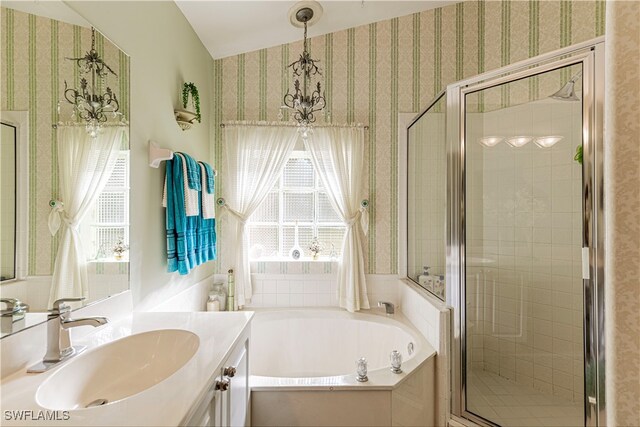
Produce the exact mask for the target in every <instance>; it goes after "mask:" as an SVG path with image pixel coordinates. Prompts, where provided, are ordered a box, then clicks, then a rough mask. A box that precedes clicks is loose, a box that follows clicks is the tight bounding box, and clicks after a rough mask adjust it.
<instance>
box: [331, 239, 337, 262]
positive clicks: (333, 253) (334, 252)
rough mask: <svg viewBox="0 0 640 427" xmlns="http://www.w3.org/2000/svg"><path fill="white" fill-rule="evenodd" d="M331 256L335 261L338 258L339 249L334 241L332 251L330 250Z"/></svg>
mask: <svg viewBox="0 0 640 427" xmlns="http://www.w3.org/2000/svg"><path fill="white" fill-rule="evenodd" d="M329 258H331V261H335V260H336V259H338V251H336V245H334V244H333V243H332V244H331V251H330V252H329Z"/></svg>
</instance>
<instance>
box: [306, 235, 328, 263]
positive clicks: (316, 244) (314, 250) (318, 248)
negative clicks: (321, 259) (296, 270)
mask: <svg viewBox="0 0 640 427" xmlns="http://www.w3.org/2000/svg"><path fill="white" fill-rule="evenodd" d="M307 249H309V251H311V256H312V257H313V260H314V261H315V260H317V259H318V256H319V255H320V252H322V251H323V250H324V245H323V244H322V243H320V241H319V240H318V237H317V236H316V237H314V238H313V239H311V243H309V246H308V247H307Z"/></svg>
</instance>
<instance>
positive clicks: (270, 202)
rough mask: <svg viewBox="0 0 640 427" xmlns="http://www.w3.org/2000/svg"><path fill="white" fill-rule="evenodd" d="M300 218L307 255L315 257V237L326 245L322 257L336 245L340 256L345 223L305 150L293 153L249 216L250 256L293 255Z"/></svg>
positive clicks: (301, 241) (299, 235)
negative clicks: (313, 240)
mask: <svg viewBox="0 0 640 427" xmlns="http://www.w3.org/2000/svg"><path fill="white" fill-rule="evenodd" d="M296 221H297V222H298V244H299V245H300V247H301V248H302V249H303V252H304V256H305V257H311V252H310V251H309V249H308V246H309V243H310V242H311V239H313V237H314V236H317V237H318V240H319V241H320V243H321V244H322V245H323V246H324V250H323V251H322V252H321V254H320V256H324V257H328V256H329V255H330V253H331V251H332V246H331V245H332V244H333V247H334V248H335V253H336V255H338V256H339V255H340V251H341V249H342V239H343V237H344V233H345V226H344V224H343V223H342V221H341V220H340V217H339V216H338V214H337V213H336V211H335V210H334V209H333V207H332V206H331V203H330V202H329V199H328V197H327V194H326V192H325V191H324V190H323V187H322V182H321V181H320V178H319V176H318V175H317V174H316V172H315V170H314V169H313V165H312V163H311V159H310V158H309V154H308V153H307V152H305V151H294V152H293V153H292V154H291V157H290V158H289V160H288V161H287V164H286V166H285V168H284V171H283V172H282V175H281V177H280V179H279V180H278V182H277V183H276V185H275V187H274V188H273V190H272V191H271V192H270V193H269V194H268V195H267V197H266V199H265V200H264V201H263V202H262V205H260V207H259V208H258V209H257V210H256V212H254V214H253V215H252V216H251V218H249V223H248V226H249V256H250V258H251V259H257V258H264V257H269V258H274V257H275V258H289V251H290V250H291V248H292V247H293V245H294V243H295V224H296Z"/></svg>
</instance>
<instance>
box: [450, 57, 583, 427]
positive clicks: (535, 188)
mask: <svg viewBox="0 0 640 427" xmlns="http://www.w3.org/2000/svg"><path fill="white" fill-rule="evenodd" d="M582 99H583V93H582V63H575V64H573V65H569V66H565V67H562V68H557V69H553V70H551V71H547V72H544V73H540V74H536V75H530V76H529V77H525V78H521V79H518V80H512V81H508V82H505V83H502V84H497V85H494V86H490V87H485V88H484V89H481V90H478V91H470V92H467V93H466V94H465V95H464V101H463V102H464V141H465V146H464V147H465V148H464V149H465V153H464V156H465V169H464V188H465V210H464V219H465V229H464V242H465V252H464V261H465V270H464V272H465V280H464V282H463V283H465V285H464V288H463V290H462V292H463V293H464V299H463V301H465V302H464V305H465V307H464V309H465V313H466V314H465V318H464V320H463V322H464V328H465V334H464V337H463V338H462V339H464V340H465V349H466V351H465V357H464V361H463V363H464V372H465V383H466V387H465V393H466V395H465V402H466V410H467V411H468V412H470V413H472V414H474V415H475V416H478V417H481V418H483V419H485V420H487V421H490V422H491V423H494V424H498V425H504V426H510V425H527V426H535V425H563V426H583V425H584V422H585V421H584V386H585V383H584V338H583V335H584V329H583V319H584V307H583V306H584V303H583V280H582V270H581V265H582V264H581V263H582V258H581V257H582V249H581V248H582V244H583V240H582V236H583V200H582V190H583V182H582V170H583V169H582V164H581V163H582V162H581V161H582V159H581V153H582V151H581V150H582V141H583V101H582Z"/></svg>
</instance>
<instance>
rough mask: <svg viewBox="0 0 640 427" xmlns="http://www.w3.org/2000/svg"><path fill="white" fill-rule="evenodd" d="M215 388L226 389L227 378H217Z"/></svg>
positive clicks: (227, 388)
mask: <svg viewBox="0 0 640 427" xmlns="http://www.w3.org/2000/svg"><path fill="white" fill-rule="evenodd" d="M215 389H216V390H220V391H227V390H229V380H227V379H224V380H217V381H216V385H215Z"/></svg>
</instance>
